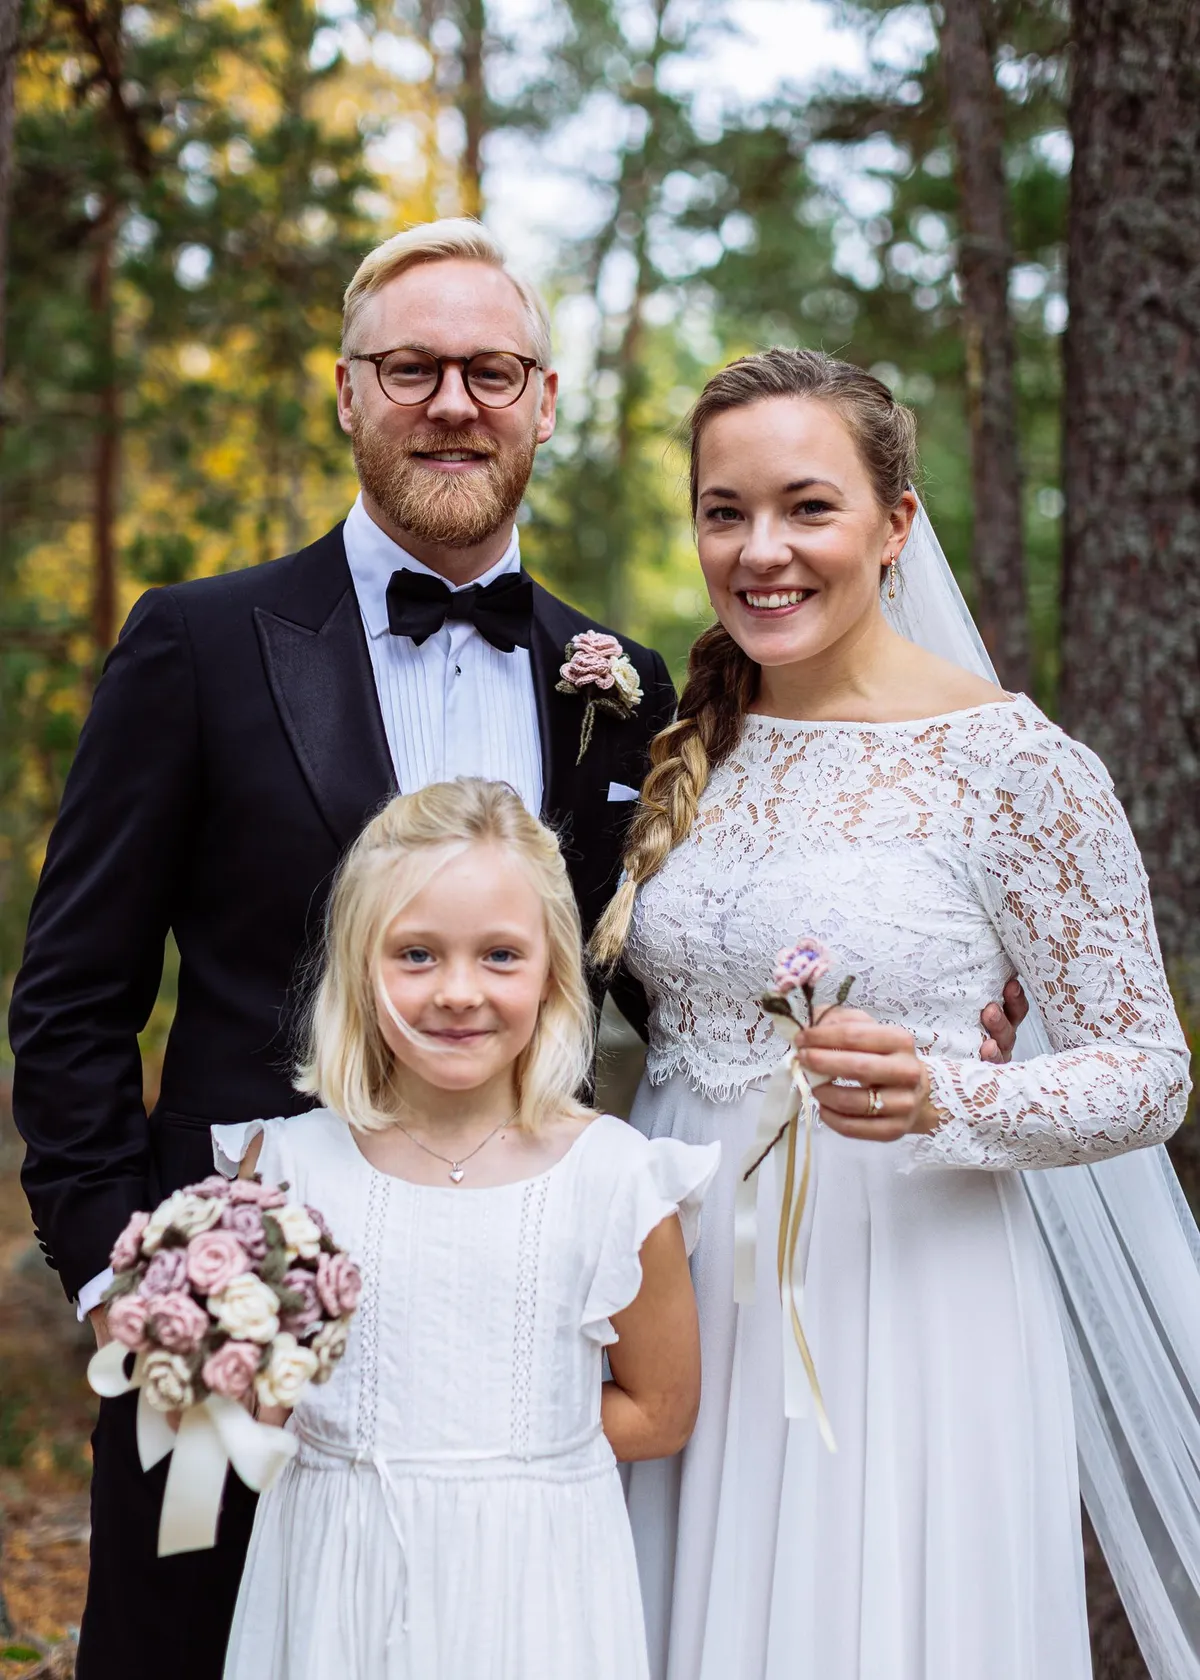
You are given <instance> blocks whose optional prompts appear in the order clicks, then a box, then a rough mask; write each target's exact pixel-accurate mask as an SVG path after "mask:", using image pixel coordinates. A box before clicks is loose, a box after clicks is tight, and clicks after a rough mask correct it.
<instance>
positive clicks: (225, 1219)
mask: <svg viewBox="0 0 1200 1680" xmlns="http://www.w3.org/2000/svg"><path fill="white" fill-rule="evenodd" d="M221 1229H222V1230H223V1231H230V1232H232V1234H233V1235H234V1236H235V1237H236V1238H237V1240H238V1241H239V1242H240V1243H241V1245H242V1247H243V1248H244V1249H245V1250H246V1253H247V1254H248V1255H249V1257H250V1259H251V1260H261V1259H262V1258H263V1256H264V1255H265V1254H266V1252H267V1233H266V1231H265V1230H264V1229H263V1222H262V1209H261V1208H259V1207H256V1206H255V1205H254V1203H253V1202H230V1203H229V1205H228V1207H227V1208H226V1209H225V1211H224V1213H223V1214H222V1215H221Z"/></svg>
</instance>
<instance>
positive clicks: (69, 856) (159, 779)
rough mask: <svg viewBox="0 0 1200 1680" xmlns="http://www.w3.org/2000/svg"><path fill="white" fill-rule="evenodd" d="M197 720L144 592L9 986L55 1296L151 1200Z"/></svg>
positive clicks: (177, 622) (183, 646)
mask: <svg viewBox="0 0 1200 1680" xmlns="http://www.w3.org/2000/svg"><path fill="white" fill-rule="evenodd" d="M198 756H199V754H198V723H197V706H196V689H195V679H194V670H193V662H192V658H191V652H190V647H189V642H188V636H187V629H186V625H185V623H184V621H183V617H182V613H181V611H180V608H179V606H178V604H177V603H176V602H175V600H174V599H173V598H172V596H171V594H170V593H169V592H166V591H153V592H152V593H150V594H149V595H146V596H144V597H143V598H142V600H141V601H140V602H139V603H138V605H137V606H136V607H135V608H134V610H133V612H132V613H131V614H130V617H129V620H128V622H127V623H126V625H125V628H124V630H123V631H122V633H121V637H120V640H119V641H118V643H117V645H116V647H115V648H114V649H113V651H112V653H111V654H110V655H109V658H108V660H107V662H106V664H105V668H104V672H103V675H102V676H101V679H100V682H99V685H98V687H97V689H96V694H95V698H94V700H93V702H92V707H91V711H90V713H89V715H88V718H87V721H86V723H85V724H84V727H83V731H82V734H81V736H80V740H79V748H78V751H77V753H76V757H75V762H74V764H73V765H72V768H71V772H70V775H69V776H68V778H67V784H66V788H65V790H64V793H63V800H62V805H61V808H60V811H59V815H58V820H57V822H56V823H55V825H54V829H53V831H52V833H51V836H50V842H49V846H48V848H47V852H46V862H45V867H44V868H43V871H42V877H41V881H40V883H39V885H38V889H37V893H36V894H35V897H34V902H33V908H32V911H31V913H30V919H29V931H28V935H27V938H26V944H25V956H24V960H23V962H22V965H21V970H20V973H19V975H18V977H17V981H16V985H15V987H14V989H13V997H12V1005H11V1009H10V1016H9V1033H10V1038H11V1042H12V1047H13V1053H14V1058H15V1068H14V1078H13V1115H14V1119H15V1121H16V1125H17V1129H18V1131H19V1132H20V1133H21V1135H22V1137H23V1138H24V1140H25V1146H26V1155H25V1164H24V1167H23V1169H22V1182H23V1184H24V1187H25V1191H26V1194H27V1196H28V1197H29V1204H30V1208H31V1210H32V1212H33V1219H34V1224H35V1226H36V1228H37V1233H38V1241H39V1243H40V1244H41V1246H42V1249H43V1252H44V1253H45V1255H46V1258H47V1261H48V1262H49V1264H50V1265H51V1266H54V1267H55V1268H56V1269H57V1270H58V1271H59V1273H60V1274H61V1277H62V1281H63V1285H64V1287H65V1288H66V1290H67V1293H68V1294H69V1295H71V1296H75V1295H76V1294H77V1293H78V1291H79V1289H80V1288H81V1287H82V1286H83V1285H84V1284H85V1283H86V1282H87V1281H88V1280H89V1279H91V1278H93V1277H95V1276H96V1275H97V1274H98V1273H99V1272H101V1271H103V1269H104V1267H105V1266H106V1265H107V1264H108V1256H109V1250H110V1249H111V1247H112V1244H113V1241H114V1240H115V1238H116V1236H117V1234H118V1233H119V1231H120V1230H121V1228H122V1227H123V1225H124V1224H125V1222H126V1220H127V1219H128V1217H129V1215H130V1214H131V1213H133V1212H134V1211H135V1210H136V1209H138V1208H146V1207H149V1206H150V1205H152V1189H151V1185H150V1183H149V1178H150V1149H149V1128H148V1124H147V1119H146V1111H145V1107H144V1105H143V1102H142V1065H141V1056H140V1053H139V1049H138V1034H139V1032H140V1031H141V1030H142V1028H143V1027H144V1026H145V1025H146V1022H147V1020H148V1018H149V1015H150V1011H151V1009H152V1007H153V1005H154V1000H155V997H156V996H157V993H158V986H159V981H160V980H161V977H162V966H163V951H164V945H165V941H166V936H167V932H168V929H169V927H170V924H171V919H172V911H173V902H174V896H175V892H176V888H177V883H178V880H179V877H180V874H181V870H182V868H183V864H184V861H185V858H186V855H187V852H188V848H189V843H190V840H191V837H192V835H193V833H194V831H195V802H196V799H197V794H198V787H197V783H198V780H199V766H198Z"/></svg>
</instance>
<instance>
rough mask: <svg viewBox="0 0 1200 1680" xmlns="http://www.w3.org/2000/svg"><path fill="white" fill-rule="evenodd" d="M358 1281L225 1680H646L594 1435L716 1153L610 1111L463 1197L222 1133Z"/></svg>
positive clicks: (294, 1138) (276, 1142) (278, 1137)
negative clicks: (549, 1151)
mask: <svg viewBox="0 0 1200 1680" xmlns="http://www.w3.org/2000/svg"><path fill="white" fill-rule="evenodd" d="M259 1131H262V1132H263V1133H265V1139H264V1144H263V1149H262V1154H261V1157H260V1162H259V1167H260V1171H261V1172H262V1175H263V1178H264V1180H266V1181H267V1182H275V1183H279V1182H286V1183H288V1184H289V1185H290V1186H291V1190H292V1192H293V1193H294V1195H296V1196H297V1197H298V1198H299V1199H300V1200H301V1201H304V1202H308V1203H310V1204H311V1205H312V1206H313V1207H315V1208H317V1209H319V1210H320V1212H321V1213H323V1214H324V1215H325V1217H326V1219H327V1221H328V1222H329V1225H330V1228H331V1229H332V1231H333V1233H334V1236H335V1238H336V1240H337V1241H338V1242H339V1243H340V1244H341V1245H342V1246H343V1247H345V1248H347V1249H348V1250H349V1251H350V1253H351V1255H352V1256H353V1257H354V1258H355V1259H356V1260H357V1261H358V1263H359V1264H360V1266H361V1267H362V1271H363V1275H364V1280H365V1287H364V1292H363V1298H362V1302H361V1304H360V1306H359V1309H358V1312H357V1313H356V1315H355V1318H354V1320H353V1327H352V1330H351V1334H350V1341H349V1346H348V1348H347V1352H346V1356H345V1358H344V1359H343V1361H342V1363H341V1364H340V1365H339V1366H338V1368H337V1370H336V1371H335V1373H334V1375H333V1377H332V1379H331V1380H330V1381H329V1382H328V1383H327V1384H325V1385H324V1386H322V1387H313V1388H310V1389H309V1390H308V1391H307V1393H306V1394H305V1396H304V1397H303V1398H302V1400H301V1402H300V1404H299V1405H298V1406H297V1408H296V1411H295V1413H294V1414H293V1417H292V1420H291V1423H290V1424H289V1427H290V1428H292V1429H294V1430H295V1432H296V1433H297V1434H298V1436H299V1438H300V1445H299V1451H298V1453H297V1456H296V1458H295V1459H294V1460H293V1461H292V1462H291V1464H290V1465H289V1466H288V1467H287V1469H285V1471H284V1472H283V1474H282V1475H281V1477H280V1478H279V1480H278V1482H277V1483H276V1484H275V1486H274V1487H272V1488H271V1489H270V1491H269V1492H268V1493H266V1494H265V1495H264V1496H263V1498H262V1499H261V1500H260V1501H259V1506H258V1512H257V1515H256V1518H255V1523H254V1533H253V1536H252V1539H251V1542H250V1551H249V1556H248V1557H247V1560H246V1571H245V1574H244V1576H243V1578H242V1584H241V1591H240V1593H239V1595H238V1602H237V1611H236V1614H235V1616H234V1622H233V1632H232V1635H231V1638H230V1644H229V1654H228V1658H227V1661H226V1667H225V1673H226V1676H227V1677H229V1680H339V1677H342V1676H344V1677H345V1680H538V1677H541V1676H545V1677H546V1680H568V1677H569V1680H638V1677H640V1676H645V1674H646V1649H645V1637H644V1633H643V1625H642V1611H641V1604H640V1601H639V1596H638V1583H637V1573H636V1566H635V1563H634V1557H633V1548H632V1542H631V1539H630V1533H629V1522H628V1518H627V1516H626V1513H625V1506H624V1502H623V1499H622V1494H621V1485H620V1480H619V1477H618V1474H617V1469H616V1465H615V1461H614V1458H613V1454H612V1450H611V1448H610V1447H609V1445H608V1442H607V1441H606V1440H605V1438H604V1436H603V1435H602V1433H601V1431H600V1388H601V1366H602V1360H603V1349H604V1347H605V1345H606V1344H608V1343H610V1342H612V1341H614V1340H615V1335H614V1331H613V1328H612V1325H611V1324H610V1322H609V1320H610V1315H611V1314H613V1313H615V1312H617V1311H619V1310H620V1309H621V1308H622V1307H625V1306H628V1305H629V1303H630V1302H631V1301H632V1300H633V1298H634V1297H635V1295H636V1294H637V1292H638V1289H639V1287H640V1284H641V1265H640V1261H639V1259H638V1254H639V1250H640V1248H641V1245H642V1242H643V1241H644V1239H645V1238H646V1236H647V1235H648V1234H649V1232H650V1231H651V1230H652V1229H653V1228H654V1226H655V1225H657V1224H658V1223H659V1222H660V1220H662V1219H665V1218H667V1217H668V1216H669V1215H671V1214H672V1213H674V1212H676V1211H678V1212H679V1214H680V1216H681V1219H682V1220H683V1223H684V1230H685V1236H687V1237H688V1238H689V1245H690V1240H692V1239H694V1234H695V1229H696V1223H697V1219H698V1212H699V1204H700V1200H701V1198H702V1196H703V1194H704V1191H705V1189H706V1187H707V1185H708V1183H709V1181H710V1180H711V1178H712V1175H713V1173H714V1172H715V1170H716V1158H717V1156H718V1154H719V1151H718V1150H716V1149H692V1148H688V1147H686V1146H684V1145H682V1144H677V1143H674V1142H672V1141H671V1140H669V1139H664V1140H662V1141H661V1142H657V1143H651V1144H647V1142H646V1140H645V1139H644V1138H643V1137H642V1136H641V1135H640V1134H639V1133H637V1132H636V1131H634V1130H633V1129H632V1128H631V1127H629V1126H627V1125H626V1124H625V1123H624V1122H623V1121H620V1120H616V1119H613V1118H612V1117H611V1116H603V1117H601V1118H599V1119H597V1120H595V1121H593V1122H592V1123H591V1124H590V1125H589V1126H587V1127H586V1128H585V1130H584V1131H583V1132H582V1133H581V1135H580V1136H579V1138H578V1139H577V1140H576V1142H575V1144H574V1145H573V1146H572V1148H571V1149H570V1150H569V1152H568V1153H567V1154H566V1155H565V1156H564V1157H563V1158H562V1160H561V1161H559V1162H558V1163H557V1164H556V1165H555V1166H554V1167H552V1168H551V1169H550V1170H549V1171H548V1172H545V1173H542V1174H541V1175H540V1176H538V1177H536V1178H531V1179H527V1180H525V1181H524V1182H520V1183H516V1184H509V1185H504V1186H501V1187H498V1188H494V1189H478V1190H472V1189H469V1188H466V1187H463V1188H456V1187H454V1186H452V1185H450V1184H447V1185H446V1187H445V1188H444V1189H442V1188H438V1187H428V1186H424V1185H415V1184H410V1183H408V1182H406V1181H405V1180H402V1179H399V1178H393V1177H390V1176H388V1175H385V1174H384V1173H381V1172H378V1171H376V1170H375V1168H373V1167H372V1166H370V1165H369V1163H368V1162H367V1161H366V1159H365V1158H364V1156H363V1155H362V1154H361V1153H360V1151H359V1150H358V1148H357V1146H356V1144H355V1142H354V1138H353V1135H352V1133H351V1131H350V1128H349V1127H348V1126H347V1125H346V1124H345V1123H344V1122H343V1121H342V1120H341V1119H339V1118H338V1117H337V1116H335V1115H332V1114H330V1113H328V1112H326V1111H317V1112H315V1113H312V1114H307V1115H303V1116H301V1117H299V1118H297V1119H289V1120H268V1121H266V1122H254V1123H253V1124H251V1125H249V1126H232V1127H217V1128H214V1136H215V1138H216V1149H217V1158H218V1165H220V1166H222V1167H223V1169H224V1170H226V1171H229V1170H236V1169H235V1167H234V1163H236V1161H237V1160H239V1159H240V1158H241V1156H242V1155H243V1154H244V1153H245V1150H246V1147H247V1145H248V1143H249V1141H250V1139H251V1138H252V1137H253V1136H255V1135H256V1134H257V1133H258V1132H259Z"/></svg>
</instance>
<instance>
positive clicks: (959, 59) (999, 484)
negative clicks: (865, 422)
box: [940, 0, 1030, 690]
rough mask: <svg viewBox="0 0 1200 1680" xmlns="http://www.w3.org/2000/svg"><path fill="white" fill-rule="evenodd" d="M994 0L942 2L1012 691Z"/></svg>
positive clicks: (1016, 558) (999, 657) (1014, 454)
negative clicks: (991, 31) (991, 34)
mask: <svg viewBox="0 0 1200 1680" xmlns="http://www.w3.org/2000/svg"><path fill="white" fill-rule="evenodd" d="M988 5H989V0H942V6H941V12H942V22H941V30H940V42H941V56H942V68H943V72H944V75H945V80H946V101H947V110H948V114H949V119H950V130H951V134H952V135H953V139H954V152H955V160H956V169H957V175H958V183H959V238H958V278H959V284H960V287H961V289H962V312H963V330H964V337H965V340H966V353H967V400H968V408H969V413H970V424H971V485H972V492H973V502H974V538H973V543H972V564H973V568H974V577H975V618H976V621H977V623H978V625H979V630H980V634H981V635H982V636H983V639H984V641H985V642H986V644H987V649H988V652H989V653H990V654H991V656H992V661H993V663H994V664H995V666H996V669H997V671H998V672H999V674H1000V680H1001V681H1002V682H1003V683H1004V684H1005V685H1006V686H1007V687H1009V688H1013V689H1020V690H1025V689H1028V688H1029V685H1030V663H1029V623H1028V606H1027V601H1026V589H1025V545H1024V540H1023V536H1022V518H1021V469H1020V450H1019V444H1018V438H1017V398H1016V347H1015V341H1014V335H1013V327H1012V320H1011V318H1010V316H1009V311H1008V281H1009V274H1010V271H1011V269H1012V239H1011V235H1010V232H1009V218H1008V187H1007V183H1006V181H1005V175H1004V134H1003V124H1002V121H1001V107H1000V94H999V90H998V89H997V87H996V80H995V76H994V73H993V69H992V52H991V45H990V41H989V38H988V28H987V21H988V20H987V8H988Z"/></svg>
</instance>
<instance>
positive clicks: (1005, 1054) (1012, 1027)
mask: <svg viewBox="0 0 1200 1680" xmlns="http://www.w3.org/2000/svg"><path fill="white" fill-rule="evenodd" d="M1028 1013H1029V1000H1028V998H1027V997H1026V996H1025V993H1024V992H1023V991H1022V990H1021V982H1020V981H1019V980H1010V981H1009V982H1008V985H1007V986H1005V988H1004V1007H1003V1009H1002V1008H1001V1007H1000V1005H999V1004H998V1003H989V1004H988V1006H987V1008H986V1009H984V1010H982V1011H981V1012H980V1016H979V1024H980V1026H981V1027H982V1028H983V1032H984V1039H983V1045H982V1047H981V1049H980V1051H979V1057H980V1060H981V1061H984V1062H1007V1061H1008V1060H1009V1058H1010V1057H1011V1056H1012V1053H1013V1045H1014V1044H1015V1043H1016V1041H1017V1028H1018V1027H1019V1026H1020V1025H1021V1022H1022V1021H1023V1020H1024V1019H1025V1017H1026V1015H1028Z"/></svg>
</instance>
